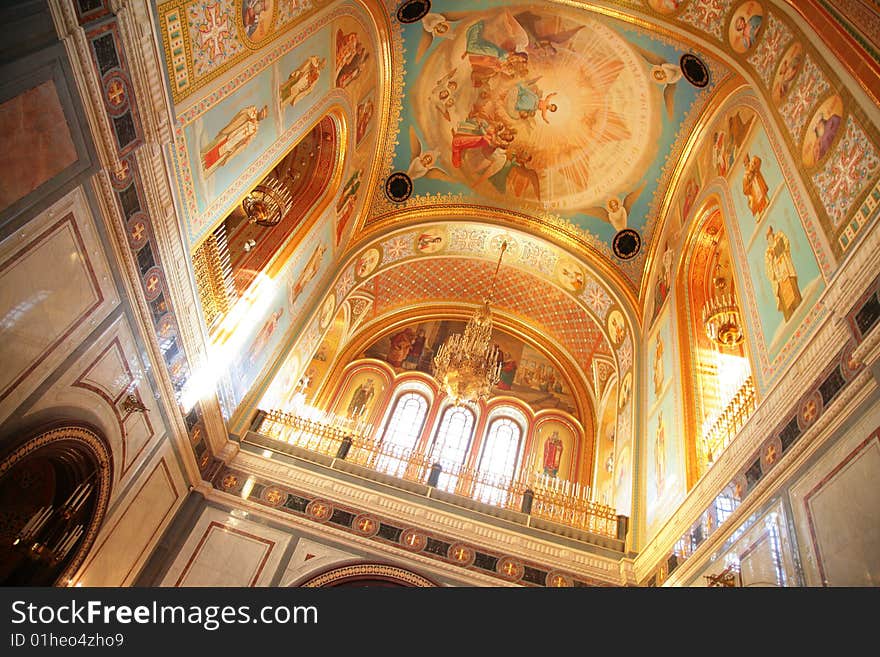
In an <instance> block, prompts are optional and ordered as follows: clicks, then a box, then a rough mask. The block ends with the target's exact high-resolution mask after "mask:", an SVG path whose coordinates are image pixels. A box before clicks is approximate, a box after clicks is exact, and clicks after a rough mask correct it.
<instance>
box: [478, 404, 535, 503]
mask: <svg viewBox="0 0 880 657" xmlns="http://www.w3.org/2000/svg"><path fill="white" fill-rule="evenodd" d="M522 434H523V430H522V427H521V426H520V425H519V424H518V423H517V422H514V421H513V420H512V419H511V418H509V417H499V418H496V419H494V420H492V422H490V423H489V431H488V432H487V434H486V441H485V442H484V443H483V453H482V454H481V455H480V461H479V463H478V464H477V470H478V472H479V473H480V477H481V480H480V481H479V483H478V484H477V486H476V488H475V490H474V497H475V498H476V499H478V500H480V501H481V502H486V503H487V504H497V505H498V506H503V505H504V503H505V502H506V501H507V497H508V495H509V489H508V486H507V484H509V483H510V481H511V480H512V479H513V476H514V473H515V472H516V463H517V460H518V458H519V448H520V443H521V442H522V440H521V439H522Z"/></svg>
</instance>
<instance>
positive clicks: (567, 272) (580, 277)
mask: <svg viewBox="0 0 880 657" xmlns="http://www.w3.org/2000/svg"><path fill="white" fill-rule="evenodd" d="M556 280H558V281H559V283H560V284H561V285H562V287H564V288H565V289H566V290H568V291H569V292H574V293H575V294H577V293H578V292H580V291H581V290H583V289H584V285H585V284H586V280H587V275H586V272H584V268H583V267H581V266H580V265H579V264H577V263H576V262H575V261H574V260H571V259H569V258H560V259H559V262H558V263H557V264H556Z"/></svg>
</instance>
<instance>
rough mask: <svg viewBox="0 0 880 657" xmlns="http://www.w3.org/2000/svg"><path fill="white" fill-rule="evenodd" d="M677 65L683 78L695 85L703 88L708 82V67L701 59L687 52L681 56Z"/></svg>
mask: <svg viewBox="0 0 880 657" xmlns="http://www.w3.org/2000/svg"><path fill="white" fill-rule="evenodd" d="M678 65H679V66H680V67H681V72H682V74H684V77H685V79H686V80H687V81H688V82H690V83H691V84H692V85H694V86H695V87H699V88H701V89H702V88H703V87H705V86H706V85H707V84H709V69H708V68H706V64H705V63H704V62H703V60H702V59H700V58H699V57H697V56H696V55H692V54H691V53H689V52H687V53H685V54H683V55H682V56H681V60H679V62H678Z"/></svg>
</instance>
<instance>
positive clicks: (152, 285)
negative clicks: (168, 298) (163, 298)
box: [147, 274, 159, 292]
mask: <svg viewBox="0 0 880 657" xmlns="http://www.w3.org/2000/svg"><path fill="white" fill-rule="evenodd" d="M158 286H159V277H158V276H157V275H156V274H153V275H152V276H150V277H149V278H148V279H147V290H149V291H150V292H155V291H156V288H157V287H158Z"/></svg>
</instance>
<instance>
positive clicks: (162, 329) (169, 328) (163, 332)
mask: <svg viewBox="0 0 880 657" xmlns="http://www.w3.org/2000/svg"><path fill="white" fill-rule="evenodd" d="M156 333H157V334H158V335H159V337H160V338H161V339H162V340H168V339H169V338H172V337H174V336H175V335H177V325H176V324H175V323H174V315H172V314H171V313H166V314H164V315H162V319H160V320H159V323H158V324H156ZM160 347H161V345H160Z"/></svg>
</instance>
